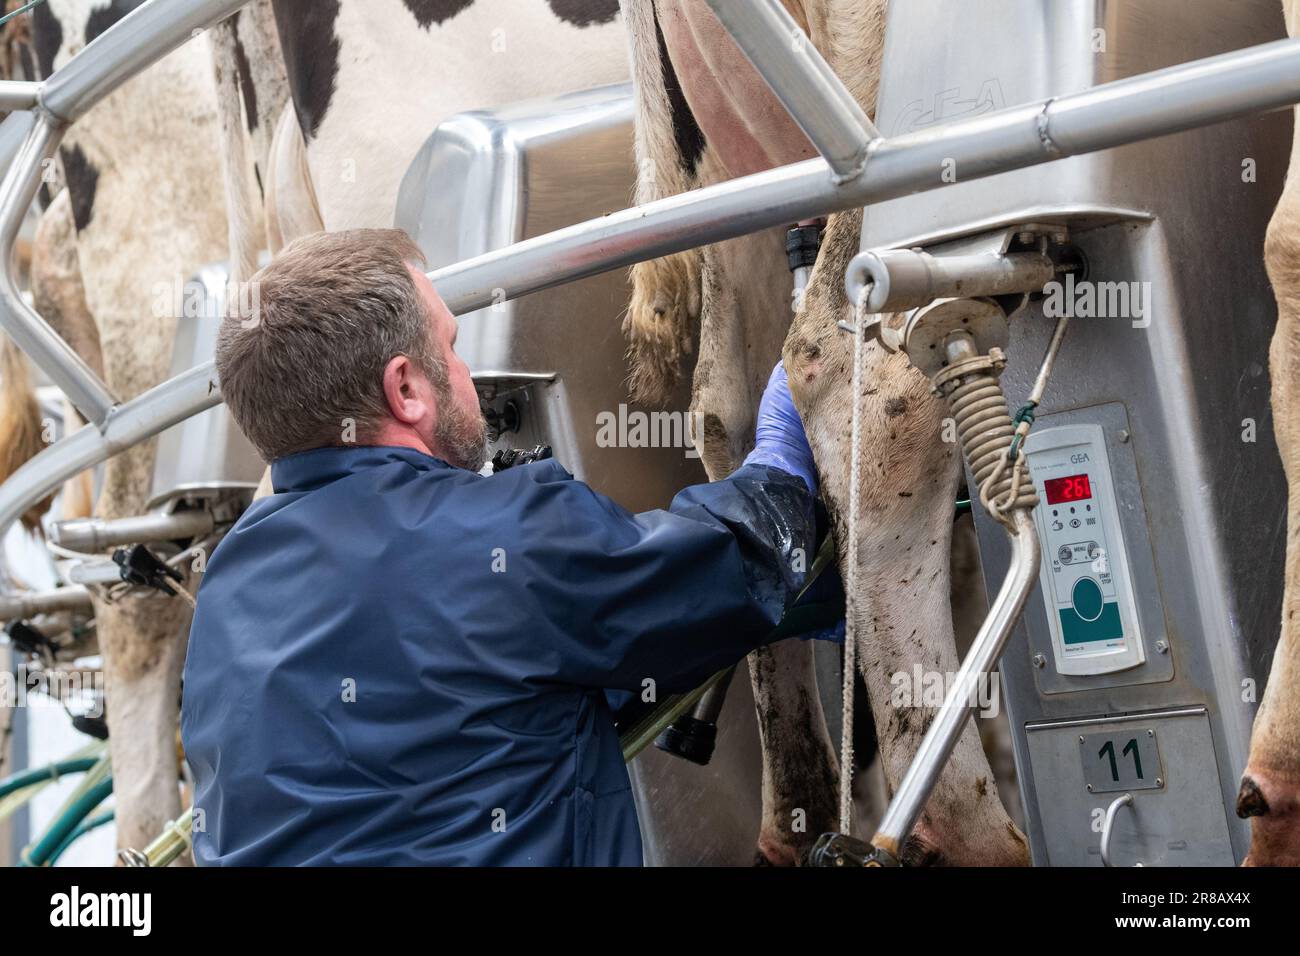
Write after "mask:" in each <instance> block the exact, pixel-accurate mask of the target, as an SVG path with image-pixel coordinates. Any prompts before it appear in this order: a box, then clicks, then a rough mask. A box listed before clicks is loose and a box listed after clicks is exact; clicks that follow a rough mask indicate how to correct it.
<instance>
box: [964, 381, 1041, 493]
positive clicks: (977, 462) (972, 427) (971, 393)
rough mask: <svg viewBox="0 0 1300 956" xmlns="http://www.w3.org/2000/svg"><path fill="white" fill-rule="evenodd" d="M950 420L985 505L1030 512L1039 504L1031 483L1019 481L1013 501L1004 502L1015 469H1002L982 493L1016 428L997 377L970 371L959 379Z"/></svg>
mask: <svg viewBox="0 0 1300 956" xmlns="http://www.w3.org/2000/svg"><path fill="white" fill-rule="evenodd" d="M948 401H949V403H950V404H951V405H952V414H953V418H954V419H955V420H956V422H957V437H958V438H959V439H960V440H961V446H962V450H963V451H964V452H965V453H966V462H967V464H968V465H969V466H970V470H971V472H972V473H973V474H974V475H975V484H976V486H977V487H978V488H979V489H980V496H981V497H982V498H983V499H984V500H985V501H997V502H1000V503H1002V508H1003V510H1005V511H1010V510H1012V509H1014V508H1033V507H1034V506H1036V505H1037V504H1038V493H1037V492H1036V491H1035V490H1034V484H1033V482H1032V481H1028V480H1022V481H1021V484H1020V490H1019V493H1018V494H1017V496H1016V498H1015V500H1014V501H1007V500H1006V499H1007V498H1008V497H1009V496H1010V494H1011V484H1012V478H1013V476H1014V471H1015V470H1014V469H1013V468H1010V467H1007V468H1004V469H1003V471H1002V474H1001V475H1000V476H999V477H998V480H997V483H996V484H995V485H994V486H993V487H992V488H990V489H987V490H985V488H984V485H985V483H986V482H987V481H988V479H989V477H990V476H991V475H992V474H993V472H994V470H995V469H996V468H997V466H998V461H999V460H1000V459H1003V458H1005V457H1006V453H1007V449H1008V448H1010V447H1011V439H1012V437H1013V436H1014V435H1015V433H1016V426H1015V424H1014V423H1013V422H1012V421H1011V414H1010V413H1009V412H1008V411H1007V397H1006V395H1005V394H1004V393H1003V391H1002V384H1001V382H999V381H998V378H997V376H996V375H994V374H992V373H991V372H989V371H985V370H981V371H972V372H968V373H967V374H965V375H962V376H961V378H960V379H959V380H958V382H957V385H956V387H955V388H953V390H952V391H951V393H950V394H949V395H948Z"/></svg>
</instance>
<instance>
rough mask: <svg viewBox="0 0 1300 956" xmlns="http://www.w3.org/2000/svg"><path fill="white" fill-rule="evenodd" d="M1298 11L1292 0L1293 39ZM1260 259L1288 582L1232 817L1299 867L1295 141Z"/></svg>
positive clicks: (1298, 173) (1262, 856) (1282, 860)
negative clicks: (1273, 313) (1270, 301)
mask: <svg viewBox="0 0 1300 956" xmlns="http://www.w3.org/2000/svg"><path fill="white" fill-rule="evenodd" d="M1296 13H1297V11H1296V4H1294V3H1289V4H1288V10H1287V21H1288V24H1289V25H1290V26H1291V27H1292V33H1293V34H1294V33H1295V29H1294V28H1295V26H1296V23H1295V17H1296ZM1297 121H1300V111H1297ZM1264 255H1265V261H1266V262H1267V264H1268V274H1269V278H1270V279H1271V280H1272V282H1273V292H1274V294H1275V295H1276V296H1277V311H1278V315H1277V329H1276V331H1275V332H1274V333H1273V342H1272V345H1271V347H1270V349H1269V373H1270V375H1271V376H1272V393H1273V394H1272V398H1273V430H1274V434H1275V436H1276V438H1277V447H1278V451H1279V453H1280V454H1281V456H1282V466H1283V469H1284V470H1285V472H1286V478H1287V485H1288V502H1287V540H1286V580H1285V592H1284V595H1283V600H1282V632H1281V636H1280V637H1279V638H1278V643H1277V649H1276V651H1274V654H1273V667H1272V671H1271V672H1270V674H1269V678H1268V686H1267V687H1266V688H1265V689H1264V696H1263V699H1262V700H1261V701H1260V705H1259V713H1258V714H1257V715H1256V717H1255V726H1254V729H1253V731H1252V733H1251V740H1250V760H1249V761H1248V763H1247V765H1246V771H1245V773H1244V774H1243V776H1242V780H1241V790H1240V792H1239V793H1238V795H1237V814H1238V815H1239V816H1242V817H1249V818H1250V821H1251V841H1250V854H1249V856H1248V857H1247V858H1246V864H1247V865H1248V866H1249V865H1254V866H1300V141H1298V143H1297V145H1295V146H1293V147H1292V153H1291V168H1290V171H1289V172H1288V174H1287V185H1286V189H1285V191H1284V192H1283V194H1282V200H1281V202H1280V203H1279V204H1278V207H1277V210H1276V211H1275V212H1274V214H1273V220H1272V222H1270V223H1269V228H1268V236H1267V239H1266V241H1265V249H1264Z"/></svg>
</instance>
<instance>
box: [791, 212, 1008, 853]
mask: <svg viewBox="0 0 1300 956" xmlns="http://www.w3.org/2000/svg"><path fill="white" fill-rule="evenodd" d="M860 229H861V213H860V212H853V213H845V214H843V215H840V216H834V217H832V218H831V221H830V223H829V225H828V227H827V231H826V236H825V239H824V241H823V246H822V253H821V256H820V258H819V260H818V264H817V267H816V269H815V270H814V275H813V278H812V281H811V283H810V285H809V289H808V293H807V297H806V300H805V307H804V309H803V311H802V312H800V313H799V314H798V315H797V316H796V318H795V323H794V325H793V327H792V328H791V331H790V336H789V339H788V340H787V342H786V346H785V361H786V367H787V369H788V371H789V374H790V386H791V391H792V393H793V394H794V398H795V401H796V403H797V404H798V407H799V411H800V414H801V415H802V416H803V419H804V422H805V423H806V425H807V428H808V433H809V441H810V442H811V444H812V447H813V453H814V455H815V456H816V458H817V465H818V470H819V472H820V473H821V476H822V494H823V498H824V500H825V501H826V504H827V508H828V510H829V511H830V513H831V516H832V520H833V522H834V524H835V527H836V532H837V533H836V537H837V540H838V541H839V544H840V550H841V564H842V566H843V570H844V577H845V580H846V581H847V580H849V572H850V569H849V568H848V567H847V564H846V563H845V562H846V558H847V542H848V539H849V531H850V529H849V527H848V513H849V494H850V490H851V489H850V485H849V481H850V455H851V446H850V428H851V421H852V407H853V394H852V344H853V340H852V338H851V337H849V336H848V335H845V334H843V333H841V332H839V331H838V330H837V329H836V321H837V320H839V319H849V318H851V317H852V311H851V309H850V307H849V303H848V300H847V297H846V295H845V293H844V291H843V276H844V270H845V268H846V267H847V265H848V262H849V260H850V259H851V258H852V256H853V254H854V253H855V252H856V251H857V248H858V236H859V232H860ZM861 405H862V417H861V422H860V427H861V455H862V460H861V466H860V467H861V472H860V487H859V489H858V491H859V495H860V504H859V520H858V523H857V535H858V539H857V547H858V551H857V564H856V568H855V569H854V570H856V577H857V583H856V590H855V592H854V593H853V594H852V595H850V613H851V614H852V615H853V618H852V620H853V622H854V624H855V625H856V632H857V641H858V644H857V656H858V664H859V668H860V670H861V673H862V676H863V680H864V681H865V683H866V686H867V694H868V697H869V699H870V702H871V709H872V713H873V715H874V717H875V723H876V733H877V736H878V738H879V742H880V753H881V757H882V760H883V763H884V770H885V777H886V780H887V781H888V785H889V789H890V791H891V793H892V792H893V790H894V788H896V787H897V786H898V783H899V781H900V780H901V779H902V776H903V774H904V773H905V772H906V770H907V768H908V766H909V764H910V762H911V759H912V757H913V755H914V754H915V753H916V750H917V748H918V746H919V745H920V742H921V738H922V736H923V735H924V733H925V730H926V728H927V727H928V726H929V723H930V721H931V720H932V719H933V716H934V713H935V710H934V708H925V707H920V706H914V703H919V702H913V701H911V700H900V699H898V698H897V694H896V684H895V683H894V681H892V680H891V678H893V677H894V676H895V675H906V676H910V675H912V674H913V672H914V668H915V667H917V666H919V667H920V668H921V669H922V671H923V672H925V673H935V672H937V673H938V674H940V675H947V674H951V673H954V672H955V671H956V670H957V668H958V666H959V663H960V662H959V660H958V657H957V651H956V646H955V643H954V640H953V625H952V611H951V605H950V603H949V584H950V549H951V541H952V505H953V500H954V497H955V494H956V489H957V485H958V482H959V479H960V454H959V451H958V449H957V447H956V446H955V445H953V444H945V443H943V442H942V441H941V440H940V434H941V429H942V422H943V419H944V418H945V417H946V416H947V415H948V409H947V407H946V405H944V403H943V402H941V401H940V400H939V399H937V398H935V397H934V396H932V395H931V394H930V387H929V382H928V380H927V379H926V378H925V377H924V376H923V375H921V374H920V373H919V372H917V371H916V370H915V369H914V368H913V367H912V366H911V364H910V363H909V361H908V360H907V358H906V356H903V355H900V354H895V355H890V354H887V353H886V352H885V351H884V350H883V349H881V348H880V347H879V346H878V345H876V344H875V343H872V344H870V345H868V346H867V353H866V356H865V363H864V376H863V379H862V397H861ZM904 857H905V860H906V862H909V863H945V864H952V865H975V864H983V865H1014V864H1025V863H1027V862H1028V846H1027V844H1026V842H1025V839H1024V837H1023V836H1022V835H1021V833H1020V832H1019V830H1017V829H1016V827H1015V826H1014V825H1013V824H1012V822H1011V820H1010V818H1009V817H1008V816H1007V813H1006V810H1005V809H1004V808H1003V806H1002V803H1001V801H1000V800H999V798H998V793H997V787H996V785H995V783H994V781H993V775H992V772H991V771H990V769H989V765H988V760H987V758H986V757H985V755H984V751H983V749H982V748H981V746H980V740H979V734H978V732H977V731H976V728H975V726H974V724H968V725H967V727H966V728H965V730H964V731H963V733H962V735H961V738H960V739H959V740H958V742H957V745H956V747H955V749H954V751H953V754H952V756H951V758H950V759H949V761H948V763H947V765H946V766H945V768H944V771H943V773H942V775H941V776H940V779H939V782H938V784H937V785H936V787H935V789H934V792H933V793H932V795H931V797H930V800H929V802H928V804H927V805H926V808H925V810H924V812H923V814H922V816H921V818H920V820H919V821H918V823H917V826H916V828H915V830H914V831H913V835H912V837H911V839H909V841H908V843H907V845H906V846H905V847H904Z"/></svg>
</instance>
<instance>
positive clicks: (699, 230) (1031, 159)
mask: <svg viewBox="0 0 1300 956" xmlns="http://www.w3.org/2000/svg"><path fill="white" fill-rule="evenodd" d="M1198 98H1199V100H1203V101H1204V102H1198ZM1296 102H1300V40H1279V41H1277V42H1275V43H1268V44H1263V45H1260V46H1256V47H1250V48H1248V49H1245V50H1240V51H1237V52H1235V53H1226V54H1223V55H1221V56H1217V57H1211V58H1209V59H1205V60H1197V61H1193V62H1192V63H1188V64H1184V65H1182V66H1176V67H1171V68H1169V69H1166V70H1160V71H1158V72H1155V73H1151V74H1147V75H1144V76H1140V77H1133V78H1132V79H1128V80H1120V81H1118V82H1115V83H1109V84H1106V85H1104V86H1100V87H1095V88H1093V89H1091V90H1087V91H1085V92H1083V93H1076V94H1072V95H1070V96H1064V97H1060V98H1057V99H1052V100H1047V101H1044V102H1039V103H1031V104H1029V105H1026V106H1019V107H1014V108H1011V109H1008V110H1002V111H999V112H997V113H989V114H986V115H984V116H981V117H977V118H975V119H970V120H965V121H961V122H957V123H950V124H947V125H945V126H940V127H934V128H931V129H929V130H925V131H922V132H918V133H910V134H907V135H905V136H898V137H895V138H892V139H888V140H878V141H877V142H875V143H874V144H873V145H872V146H871V148H870V157H869V159H868V162H867V164H866V167H865V168H864V169H863V171H862V172H861V173H860V174H859V175H858V176H856V177H854V178H853V179H851V180H849V181H847V182H845V183H841V184H836V183H834V182H833V181H832V180H831V177H830V175H829V173H830V166H829V165H828V164H827V163H826V162H825V161H824V160H820V159H816V160H809V161H807V162H803V163H796V164H793V165H790V166H784V167H781V168H780V169H774V170H770V171H768V172H763V173H758V174H756V175H753V176H746V177H744V178H743V179H736V180H731V181H730V182H726V183H720V184H718V185H716V186H710V187H707V188H704V189H697V190H694V191H692V192H689V193H685V194H683V195H680V196H671V197H669V198H667V199H661V200H659V201H657V202H653V203H648V204H646V205H644V206H638V207H636V208H633V209H628V210H624V211H623V212H618V213H613V214H611V215H609V216H604V217H602V218H600V219H595V220H591V221H589V222H584V223H579V224H577V225H574V226H570V227H568V228H566V229H560V230H557V231H555V232H551V233H547V234H546V235H543V236H537V237H535V238H533V239H528V240H525V241H523V242H519V243H516V244H514V245H512V246H509V247H507V248H505V249H499V250H497V251H495V252H490V253H487V254H486V255H482V256H478V257H476V258H474V259H469V260H466V261H465V262H461V263H457V264H456V265H453V266H448V267H446V268H444V269H439V270H437V271H435V272H432V273H430V274H429V278H430V279H431V280H433V282H434V285H435V286H437V288H438V290H439V292H440V293H441V294H442V297H443V299H444V300H445V301H446V302H447V305H448V307H449V308H450V309H451V311H452V312H454V313H456V314H464V313H466V312H471V311H473V310H475V309H480V308H483V307H485V306H488V305H491V304H492V303H493V302H495V301H500V300H501V296H502V294H504V297H505V298H507V299H514V298H518V297H519V296H521V295H526V294H527V293H530V292H537V291H540V290H543V289H549V288H551V287H553V286H557V285H562V284H563V283H565V282H572V281H574V280H575V279H582V278H585V277H587V276H592V275H597V274H599V273H602V272H608V271H610V270H612V269H618V268H621V267H624V266H629V265H632V264H633V263H635V262H641V261H643V260H646V259H654V258H657V257H659V256H664V255H668V254H670V253H673V252H680V251H682V250H684V249H689V248H693V247H695V246H701V245H708V244H709V243H713V242H719V241H721V240H724V239H732V238H734V237H736V236H740V235H744V234H746V233H750V232H757V231H759V230H762V229H767V228H770V227H772V226H778V225H789V224H790V223H793V222H799V221H800V220H802V219H809V218H812V217H814V216H821V215H825V214H827V213H832V212H839V211H842V210H845V209H850V208H852V207H855V206H862V205H866V204H868V203H873V202H881V201H883V200H886V199H894V198H897V197H899V196H905V195H910V194H912V193H918V192H925V191H927V190H931V189H938V188H940V187H942V186H944V185H946V183H945V182H944V181H943V179H942V178H941V173H942V170H943V169H944V168H945V167H944V165H943V162H944V160H951V161H952V162H953V163H955V169H956V171H957V174H958V178H959V180H960V181H962V182H965V181H967V180H973V179H980V178H983V177H985V176H992V175H996V174H998V173H1004V172H1009V171H1010V170H1013V169H1020V168H1023V167H1026V166H1035V165H1038V164H1040V163H1045V162H1049V161H1051V160H1054V159H1060V158H1063V157H1065V156H1069V155H1074V154H1075V153H1084V152H1092V151H1096V150H1100V149H1108V148H1111V147H1114V146H1123V145H1125V144H1127V143H1131V142H1134V141H1136V140H1140V139H1147V138H1153V137H1156V136H1163V135H1166V134H1169V133H1175V132H1179V131H1181V130H1184V129H1191V128H1193V127H1196V126H1205V125H1209V124H1211V123H1217V122H1221V121H1223V120H1226V119H1231V118H1233V117H1236V116H1242V115H1245V114H1248V113H1253V112H1259V111H1264V110H1271V109H1278V108H1281V107H1284V106H1289V105H1291V104H1293V103H1296ZM1136 116H1146V117H1147V118H1148V120H1149V123H1148V125H1146V126H1141V125H1140V124H1137V123H1135V122H1134V120H1133V117H1136ZM182 380H184V381H183V382H182ZM209 383H210V388H209V387H208V386H209ZM218 401H219V397H218V396H217V392H216V375H215V371H214V369H213V367H212V363H210V362H209V363H206V364H204V365H202V366H198V367H196V368H194V369H191V370H190V371H189V372H187V373H186V374H185V375H184V376H181V377H180V378H179V379H173V380H172V381H170V382H167V383H164V384H163V385H160V386H158V387H157V388H155V389H152V390H151V391H149V392H146V393H145V394H144V395H141V396H140V397H139V398H137V399H135V400H134V401H132V402H130V403H128V404H127V405H124V406H122V408H120V409H118V410H116V411H115V413H114V415H113V418H116V417H117V412H121V411H125V410H126V409H128V408H130V409H132V410H133V412H132V413H133V425H132V428H131V429H130V430H129V431H128V430H127V429H125V428H124V427H121V426H119V428H118V429H117V436H118V437H117V438H116V439H115V441H114V442H112V443H111V444H110V443H108V442H95V441H93V440H91V439H88V438H84V437H82V432H84V431H85V429H83V430H82V432H77V433H76V434H75V435H72V436H69V437H68V438H65V439H64V440H63V441H61V442H59V443H58V444H57V445H54V446H53V447H51V448H48V449H46V450H45V451H44V452H42V453H41V454H40V455H38V456H37V457H36V458H34V459H32V460H31V461H30V462H28V463H27V465H25V466H23V467H22V468H20V469H19V470H18V471H17V472H15V473H14V475H13V476H12V477H11V478H10V479H9V481H8V482H6V483H5V485H4V486H3V488H0V533H2V532H3V531H4V530H5V529H6V528H7V527H8V526H9V524H10V523H11V522H12V521H13V520H15V519H16V518H17V516H18V515H19V514H21V513H22V512H23V511H24V510H25V509H26V508H29V507H31V505H32V504H33V503H35V502H37V501H39V500H40V499H41V498H43V497H44V496H45V495H46V494H48V493H49V492H50V491H51V490H53V489H54V488H56V487H58V485H59V484H60V483H62V482H63V481H65V480H66V479H67V478H70V477H72V476H73V475H75V474H76V473H77V472H78V471H81V470H82V469H84V468H88V467H90V466H92V465H95V464H97V463H98V462H101V461H103V460H104V459H105V458H107V457H109V455H111V454H115V453H116V452H118V451H121V450H123V449H124V448H127V447H130V446H131V445H132V444H135V443H136V442H140V441H144V440H145V439H147V438H150V437H152V436H154V435H156V434H158V432H160V431H162V430H163V429H164V428H167V427H169V426H170V425H173V424H175V423H177V422H179V421H183V420H184V419H186V418H189V417H190V416H191V415H195V414H197V413H198V412H201V411H203V410H205V409H207V408H210V407H212V406H213V405H215V404H216V403H217V402H218ZM128 434H129V435H130V436H132V438H131V439H130V440H128V438H127V435H128ZM69 443H72V444H69ZM64 446H68V447H67V448H65V447H64Z"/></svg>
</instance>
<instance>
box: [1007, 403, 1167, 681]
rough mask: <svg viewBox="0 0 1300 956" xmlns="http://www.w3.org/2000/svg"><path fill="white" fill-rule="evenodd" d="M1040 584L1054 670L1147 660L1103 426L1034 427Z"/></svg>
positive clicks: (1099, 670)
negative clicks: (1040, 548) (1040, 555)
mask: <svg viewBox="0 0 1300 956" xmlns="http://www.w3.org/2000/svg"><path fill="white" fill-rule="evenodd" d="M1026 450H1027V451H1028V453H1029V468H1030V474H1031V476H1032V478H1033V481H1034V486H1035V487H1036V488H1037V490H1038V507H1037V508H1036V509H1035V511H1034V520H1035V521H1036V522H1037V524H1038V537H1039V541H1040V542H1041V543H1042V565H1041V568H1040V572H1039V575H1040V582H1041V584H1042V588H1041V591H1042V595H1043V600H1044V601H1045V602H1046V604H1047V608H1046V611H1047V626H1048V629H1049V631H1050V632H1051V637H1052V650H1053V653H1054V656H1055V664H1056V670H1057V672H1058V673H1060V674H1074V675H1090V674H1108V673H1111V672H1113V671H1120V670H1124V669H1126V668H1129V667H1135V666H1137V665H1138V664H1141V663H1142V662H1143V661H1144V660H1145V652H1144V650H1143V647H1142V634H1141V625H1140V623H1139V620H1138V614H1137V609H1136V607H1135V605H1134V601H1133V581H1132V577H1131V576H1130V573H1129V562H1128V555H1127V553H1126V551H1125V548H1124V529H1123V527H1122V526H1121V524H1120V521H1119V511H1118V509H1117V507H1116V502H1115V493H1114V482H1113V481H1112V479H1111V471H1110V462H1109V460H1108V458H1107V454H1106V442H1105V438H1104V435H1103V433H1102V429H1101V427H1100V426H1098V425H1061V426H1057V427H1055V428H1045V429H1042V430H1041V431H1036V432H1032V433H1031V434H1030V436H1029V439H1028V442H1027V444H1026Z"/></svg>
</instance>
